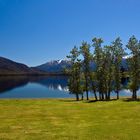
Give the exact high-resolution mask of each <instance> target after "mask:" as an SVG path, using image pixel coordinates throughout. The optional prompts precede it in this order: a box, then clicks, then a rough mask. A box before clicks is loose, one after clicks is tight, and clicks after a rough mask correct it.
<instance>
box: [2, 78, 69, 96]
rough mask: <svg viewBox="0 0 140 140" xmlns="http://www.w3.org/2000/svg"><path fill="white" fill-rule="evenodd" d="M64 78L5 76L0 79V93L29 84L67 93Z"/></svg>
mask: <svg viewBox="0 0 140 140" xmlns="http://www.w3.org/2000/svg"><path fill="white" fill-rule="evenodd" d="M67 79H68V77H66V76H65V77H64V76H51V77H46V76H36V77H35V76H6V77H0V93H4V92H7V91H10V90H12V89H15V88H18V87H23V86H26V85H27V84H29V83H37V84H40V85H42V86H45V87H47V88H48V89H52V90H60V91H68V87H67V81H68V80H67Z"/></svg>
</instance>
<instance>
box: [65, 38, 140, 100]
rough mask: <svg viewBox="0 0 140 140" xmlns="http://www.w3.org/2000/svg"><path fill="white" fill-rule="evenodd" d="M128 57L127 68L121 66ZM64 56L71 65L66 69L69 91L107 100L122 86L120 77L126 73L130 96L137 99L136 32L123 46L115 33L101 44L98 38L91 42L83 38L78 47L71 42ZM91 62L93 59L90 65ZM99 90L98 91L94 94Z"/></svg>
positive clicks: (139, 52) (139, 61) (139, 62)
mask: <svg viewBox="0 0 140 140" xmlns="http://www.w3.org/2000/svg"><path fill="white" fill-rule="evenodd" d="M124 57H127V63H128V69H127V70H125V69H124V68H123V67H122V59H123V58H124ZM67 58H68V59H69V60H70V61H71V63H72V66H71V68H70V69H69V70H68V72H69V74H70V77H69V82H68V86H69V91H70V93H72V94H75V95H76V100H79V95H81V96H80V97H81V99H82V100H83V98H84V94H86V99H87V100H89V92H92V93H93V94H94V96H95V100H110V99H111V92H112V91H114V92H115V93H116V97H117V99H119V92H120V90H121V89H122V82H121V81H122V78H126V77H129V82H128V85H127V88H128V89H130V90H131V91H132V99H133V100H136V99H137V91H138V89H139V85H140V41H139V40H137V38H136V37H135V36H132V37H130V39H129V41H128V43H127V45H126V46H124V45H123V44H122V40H121V39H120V38H119V37H118V38H116V40H114V41H113V42H112V43H111V44H110V45H104V41H103V39H101V38H93V39H92V44H88V43H87V42H85V41H83V42H82V44H81V46H80V47H76V46H74V48H73V49H72V50H71V52H70V54H69V55H68V56H67ZM91 63H95V65H96V67H95V69H93V68H92V67H91ZM97 93H98V94H97Z"/></svg>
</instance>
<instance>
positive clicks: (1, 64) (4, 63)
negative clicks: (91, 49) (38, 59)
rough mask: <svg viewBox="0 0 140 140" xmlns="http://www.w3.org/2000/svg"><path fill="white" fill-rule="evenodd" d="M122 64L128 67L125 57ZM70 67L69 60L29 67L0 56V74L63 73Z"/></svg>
mask: <svg viewBox="0 0 140 140" xmlns="http://www.w3.org/2000/svg"><path fill="white" fill-rule="evenodd" d="M122 66H123V68H124V69H127V68H128V65H127V62H126V58H124V59H123V60H122ZM70 67H71V62H70V61H68V60H54V61H50V62H47V63H45V64H42V65H39V66H36V67H29V66H27V65H25V64H22V63H18V62H14V61H12V60H10V59H7V58H4V57H0V75H8V74H9V75H22V74H26V75H38V74H39V75H40V74H63V73H64V69H69V68H70ZM95 67H96V65H95V63H91V68H92V69H95Z"/></svg>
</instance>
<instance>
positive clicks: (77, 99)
mask: <svg viewBox="0 0 140 140" xmlns="http://www.w3.org/2000/svg"><path fill="white" fill-rule="evenodd" d="M76 101H79V94H78V93H76Z"/></svg>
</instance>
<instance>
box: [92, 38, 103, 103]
mask: <svg viewBox="0 0 140 140" xmlns="http://www.w3.org/2000/svg"><path fill="white" fill-rule="evenodd" d="M92 42H93V44H92V46H93V48H94V53H93V61H94V62H95V64H96V70H95V75H96V86H97V90H98V92H99V99H100V100H102V99H103V98H104V97H103V77H102V76H103V75H102V74H103V73H102V72H103V49H102V46H101V45H102V43H103V40H102V39H101V38H93V39H92Z"/></svg>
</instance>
